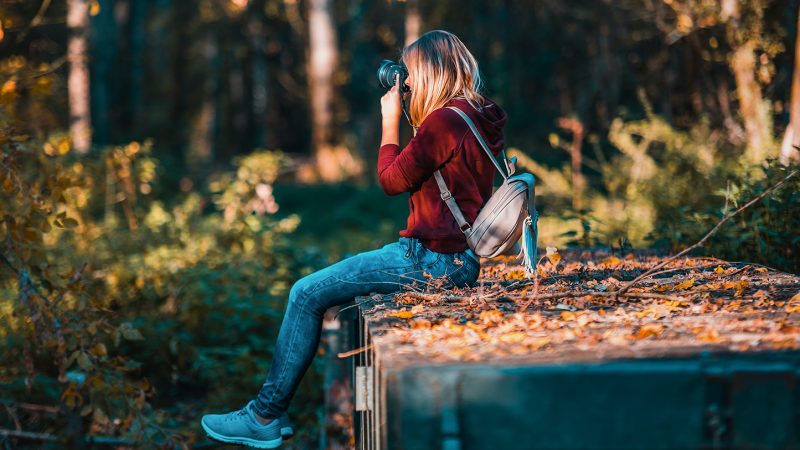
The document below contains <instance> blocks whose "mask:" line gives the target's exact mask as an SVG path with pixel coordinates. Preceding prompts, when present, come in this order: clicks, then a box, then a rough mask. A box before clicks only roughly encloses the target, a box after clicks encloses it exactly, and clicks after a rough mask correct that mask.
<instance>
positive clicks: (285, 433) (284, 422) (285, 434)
mask: <svg viewBox="0 0 800 450" xmlns="http://www.w3.org/2000/svg"><path fill="white" fill-rule="evenodd" d="M280 421H281V437H282V438H283V440H284V441H285V440H287V439H291V437H292V436H294V430H293V429H292V424H291V423H290V422H289V415H288V414H286V413H283V414H281V418H280Z"/></svg>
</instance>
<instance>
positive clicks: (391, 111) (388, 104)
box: [381, 75, 403, 147]
mask: <svg viewBox="0 0 800 450" xmlns="http://www.w3.org/2000/svg"><path fill="white" fill-rule="evenodd" d="M399 84H400V75H397V76H396V77H395V79H394V86H392V88H391V89H389V90H388V91H387V92H386V94H384V95H383V97H381V116H382V117H383V132H382V133H381V147H383V146H384V145H386V144H394V145H400V116H401V114H403V101H402V98H401V97H400V95H401V94H400V89H399V86H398V85H399Z"/></svg>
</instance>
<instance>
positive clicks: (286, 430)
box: [281, 427, 294, 440]
mask: <svg viewBox="0 0 800 450" xmlns="http://www.w3.org/2000/svg"><path fill="white" fill-rule="evenodd" d="M292 436H294V430H293V429H292V427H283V428H281V437H282V438H283V440H287V439H291V438H292Z"/></svg>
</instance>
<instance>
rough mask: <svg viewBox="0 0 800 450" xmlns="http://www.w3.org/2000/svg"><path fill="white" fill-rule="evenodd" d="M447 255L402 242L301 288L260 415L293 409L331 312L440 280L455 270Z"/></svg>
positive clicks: (295, 290)
mask: <svg viewBox="0 0 800 450" xmlns="http://www.w3.org/2000/svg"><path fill="white" fill-rule="evenodd" d="M443 255H445V254H442V253H435V252H431V251H429V250H427V249H425V248H424V247H423V246H422V245H421V244H420V243H419V241H417V240H416V239H410V238H400V241H399V242H395V243H392V244H388V245H385V246H384V247H383V248H380V249H378V250H373V251H370V252H365V253H360V254H358V255H355V256H352V257H350V258H347V259H344V260H342V261H340V262H338V263H336V264H333V265H332V266H329V267H327V268H325V269H322V270H320V271H318V272H315V273H312V274H311V275H308V276H306V277H304V278H302V279H300V280H299V281H298V282H297V283H295V285H294V286H292V289H291V291H290V293H289V302H288V306H287V308H286V313H285V314H284V317H283V322H282V323H281V328H280V331H279V332H278V341H277V344H276V347H275V352H274V354H273V359H272V364H271V365H270V369H269V374H268V375H267V379H266V381H265V382H264V384H263V386H262V387H261V390H260V391H259V393H258V397H257V398H256V401H255V405H254V409H255V411H256V413H257V414H258V415H259V416H261V417H265V418H276V417H280V415H281V414H282V413H283V412H284V411H286V409H287V408H288V407H289V401H290V400H291V398H292V396H293V395H294V393H295V390H296V389H297V386H298V385H299V383H300V380H301V378H302V377H303V375H304V374H305V372H306V370H307V369H308V366H309V365H310V364H311V361H312V360H313V359H314V355H315V354H316V352H317V346H318V345H319V339H320V332H321V327H322V317H323V315H324V313H325V311H326V310H327V309H328V308H330V307H332V306H336V305H341V304H344V303H348V302H350V301H351V300H353V298H354V297H357V296H360V295H367V294H369V293H372V292H377V293H391V292H397V291H400V290H402V289H403V288H404V287H406V286H409V285H413V284H416V285H417V286H419V287H423V286H424V285H425V284H426V282H427V281H428V278H426V276H425V273H428V274H430V275H433V276H440V275H442V273H438V272H442V271H443V270H444V271H445V272H447V271H448V270H452V264H450V265H447V264H445V261H444V260H443ZM445 259H446V256H445ZM451 261H452V258H451ZM476 276H477V274H476Z"/></svg>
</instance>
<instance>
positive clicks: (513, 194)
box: [433, 106, 539, 276]
mask: <svg viewBox="0 0 800 450" xmlns="http://www.w3.org/2000/svg"><path fill="white" fill-rule="evenodd" d="M448 108H450V109H452V110H453V111H455V112H457V113H458V115H460V116H461V118H463V119H464V121H465V122H467V125H469V128H470V129H471V130H472V134H474V135H475V138H476V139H478V142H479V143H480V144H481V147H482V148H483V150H484V151H485V152H486V154H487V155H488V156H489V158H490V159H491V160H492V163H494V166H495V167H496V168H497V170H498V172H500V175H502V176H503V184H502V185H501V186H500V187H499V188H497V190H496V191H495V192H494V194H492V196H491V198H489V201H488V202H486V204H485V205H484V206H483V208H482V209H481V211H480V212H479V213H478V217H477V218H476V219H475V221H474V222H473V223H472V225H470V224H469V223H468V222H467V220H466V219H465V218H464V214H463V213H462V212H461V208H459V207H458V203H456V199H455V198H453V195H452V194H451V193H450V191H449V190H448V189H447V185H446V184H445V182H444V178H443V177H442V174H441V173H440V172H439V171H438V170H437V171H436V172H434V173H433V175H434V177H435V178H436V184H437V185H438V186H439V192H440V193H441V197H442V200H444V202H445V203H446V204H447V208H448V209H450V212H452V213H453V217H455V219H456V222H457V223H458V226H459V228H460V229H461V231H462V232H463V233H464V235H465V236H466V237H467V245H469V247H470V248H471V249H472V251H474V252H475V254H477V255H478V256H482V257H485V258H491V257H494V256H497V255H499V254H501V253H503V252H505V251H506V250H508V249H510V248H511V247H513V246H514V244H516V243H517V241H519V239H520V237H522V242H521V243H520V246H521V247H522V249H521V250H520V253H519V255H517V256H518V257H519V256H521V257H522V263H523V266H524V267H525V271H526V272H527V273H528V275H529V276H530V275H532V274H533V273H534V271H535V270H536V254H537V248H536V239H537V236H538V231H539V230H538V227H537V223H538V220H539V213H538V212H537V211H536V202H535V198H534V196H535V186H536V178H534V176H533V175H532V174H530V173H520V174H514V170H515V169H514V168H513V166H512V165H511V164H509V163H508V160H507V159H506V156H505V150H503V151H502V152H501V155H503V162H504V163H505V167H503V166H501V165H500V163H499V162H498V161H497V158H495V156H494V155H493V154H492V151H491V150H490V149H489V146H488V145H486V141H484V140H483V137H482V136H481V135H480V133H479V132H478V129H477V128H475V124H474V123H472V120H470V118H469V117H467V115H466V114H465V113H464V112H463V111H461V110H460V109H459V108H457V107H454V106H448Z"/></svg>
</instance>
